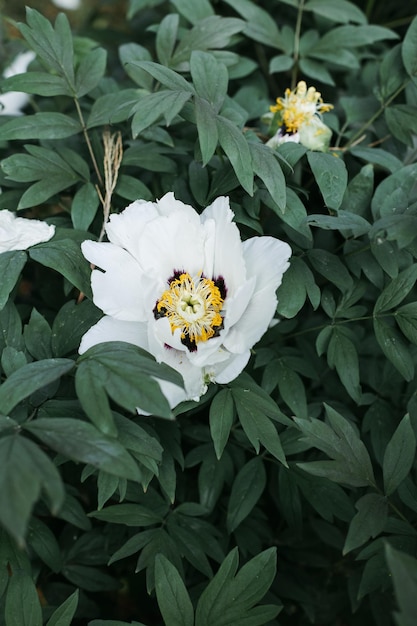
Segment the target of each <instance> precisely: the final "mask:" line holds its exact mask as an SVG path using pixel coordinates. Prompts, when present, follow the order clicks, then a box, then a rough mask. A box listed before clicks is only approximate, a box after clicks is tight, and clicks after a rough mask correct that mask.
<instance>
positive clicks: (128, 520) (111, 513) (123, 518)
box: [89, 504, 163, 526]
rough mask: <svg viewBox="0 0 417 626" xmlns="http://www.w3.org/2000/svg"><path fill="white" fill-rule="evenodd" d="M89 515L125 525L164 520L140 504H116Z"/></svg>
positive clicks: (158, 522)
mask: <svg viewBox="0 0 417 626" xmlns="http://www.w3.org/2000/svg"><path fill="white" fill-rule="evenodd" d="M89 515H90V517H95V518H96V519H99V520H102V521H104V522H111V523H112V524H124V525H125V526H153V525H154V524H162V522H163V517H161V516H160V515H158V514H157V513H155V512H154V511H152V509H150V508H147V507H145V506H142V505H140V504H115V505H113V506H107V507H106V508H104V509H101V511H95V512H93V513H90V514H89Z"/></svg>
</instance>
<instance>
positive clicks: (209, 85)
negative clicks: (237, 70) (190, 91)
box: [190, 50, 228, 113]
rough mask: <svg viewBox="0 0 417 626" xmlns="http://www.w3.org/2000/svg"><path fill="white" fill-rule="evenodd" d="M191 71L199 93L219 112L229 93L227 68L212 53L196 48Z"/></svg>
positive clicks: (191, 62)
mask: <svg viewBox="0 0 417 626" xmlns="http://www.w3.org/2000/svg"><path fill="white" fill-rule="evenodd" d="M190 71H191V77H192V79H193V83H194V87H195V90H196V92H197V95H198V96H200V98H203V100H206V101H207V102H208V103H209V104H211V105H212V107H213V108H214V110H215V111H216V113H218V112H219V111H220V109H221V107H222V105H223V102H224V99H225V97H226V95H227V85H228V74H227V68H226V66H225V65H224V64H223V63H220V61H218V60H217V59H216V58H215V57H214V56H213V55H212V54H208V53H207V52H201V51H197V50H194V51H193V52H192V53H191V60H190Z"/></svg>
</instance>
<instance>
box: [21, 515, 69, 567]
mask: <svg viewBox="0 0 417 626" xmlns="http://www.w3.org/2000/svg"><path fill="white" fill-rule="evenodd" d="M27 542H28V544H29V545H30V546H31V548H32V549H33V550H34V551H35V552H36V554H37V555H38V557H39V558H40V559H41V560H42V561H43V562H44V563H46V565H47V566H48V567H49V568H50V569H51V570H52V571H53V572H55V573H56V574H57V573H58V572H59V571H60V570H61V567H62V556H61V551H60V548H59V544H58V541H57V540H56V538H55V535H54V534H53V532H52V530H51V529H50V528H49V527H48V526H47V525H46V524H44V523H43V522H41V520H39V519H37V518H36V517H32V519H31V521H30V524H29V530H28V534H27Z"/></svg>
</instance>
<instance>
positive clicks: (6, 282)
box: [0, 250, 27, 310]
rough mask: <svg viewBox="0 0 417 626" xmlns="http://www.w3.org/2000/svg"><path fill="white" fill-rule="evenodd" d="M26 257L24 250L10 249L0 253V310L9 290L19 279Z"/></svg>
mask: <svg viewBox="0 0 417 626" xmlns="http://www.w3.org/2000/svg"><path fill="white" fill-rule="evenodd" d="M26 259H27V256H26V252H23V250H11V251H10V252H2V253H1V254H0V276H1V282H0V310H1V309H2V308H3V307H4V305H5V304H6V302H7V300H8V297H9V295H10V292H11V291H12V289H13V288H14V286H15V285H16V283H17V281H18V280H19V276H20V273H21V271H22V269H23V268H24V266H25V263H26Z"/></svg>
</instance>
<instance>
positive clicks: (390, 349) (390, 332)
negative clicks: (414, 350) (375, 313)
mask: <svg viewBox="0 0 417 626" xmlns="http://www.w3.org/2000/svg"><path fill="white" fill-rule="evenodd" d="M373 321H374V331H375V337H376V339H377V341H378V343H379V345H380V348H381V350H382V352H383V353H384V354H385V356H386V357H387V359H388V360H389V361H391V363H392V364H393V365H394V367H395V368H396V369H397V370H398V371H399V372H400V374H401V376H402V377H403V378H404V379H405V380H407V381H410V380H412V379H413V376H414V363H413V360H412V358H411V355H410V351H409V349H408V346H407V345H406V344H405V343H404V340H403V338H402V336H401V335H400V333H399V332H398V330H397V329H396V328H395V327H394V326H389V325H388V324H387V323H386V322H385V321H384V320H383V319H379V318H378V317H374V320H373Z"/></svg>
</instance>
